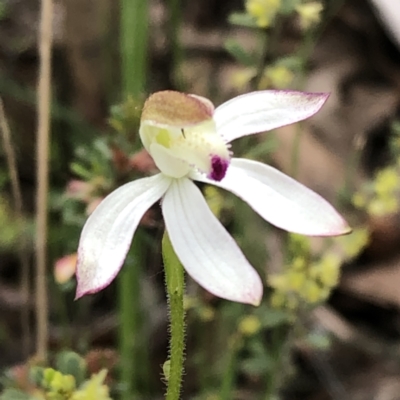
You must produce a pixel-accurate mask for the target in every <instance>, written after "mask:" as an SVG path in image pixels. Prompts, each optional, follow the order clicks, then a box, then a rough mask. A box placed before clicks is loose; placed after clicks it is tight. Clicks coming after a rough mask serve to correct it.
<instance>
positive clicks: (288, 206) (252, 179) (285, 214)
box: [192, 158, 350, 236]
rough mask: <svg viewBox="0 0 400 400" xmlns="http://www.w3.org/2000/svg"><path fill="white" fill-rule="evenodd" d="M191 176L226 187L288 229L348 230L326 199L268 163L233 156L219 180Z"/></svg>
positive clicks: (332, 232) (315, 233) (321, 232)
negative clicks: (224, 173) (222, 177)
mask: <svg viewBox="0 0 400 400" xmlns="http://www.w3.org/2000/svg"><path fill="white" fill-rule="evenodd" d="M192 178H193V179H196V180H198V181H201V182H206V183H209V184H212V185H215V186H219V187H221V188H223V189H226V190H229V191H230V192H232V193H234V194H236V195H237V196H238V197H240V198H241V199H243V200H244V201H245V202H246V203H248V204H249V205H250V207H252V208H253V209H254V211H256V212H257V213H258V214H259V215H260V216H261V217H262V218H264V219H265V220H267V221H268V222H270V223H271V224H273V225H275V226H277V227H279V228H282V229H285V230H287V231H289V232H295V233H301V234H303V235H310V236H335V235H341V234H344V233H348V232H350V228H349V226H348V225H347V223H346V222H345V221H344V219H343V218H342V217H341V216H340V215H339V214H338V212H337V211H336V210H335V209H334V208H333V207H332V206H331V205H330V204H329V203H328V202H327V201H326V200H324V199H323V198H322V197H320V196H319V195H318V194H316V193H315V192H313V191H312V190H310V189H308V188H306V187H305V186H303V185H302V184H300V183H299V182H296V181H295V180H294V179H292V178H290V177H289V176H287V175H285V174H283V173H282V172H280V171H278V170H276V169H275V168H272V167H270V166H268V165H265V164H262V163H259V162H256V161H251V160H245V159H238V158H234V159H232V160H231V165H230V166H229V168H228V171H227V174H226V175H225V178H224V179H223V180H222V181H220V182H215V181H212V180H209V179H207V178H205V177H204V176H201V175H200V174H197V175H195V174H192Z"/></svg>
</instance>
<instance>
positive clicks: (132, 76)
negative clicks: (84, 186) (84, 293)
mask: <svg viewBox="0 0 400 400" xmlns="http://www.w3.org/2000/svg"><path fill="white" fill-rule="evenodd" d="M147 39H148V0H120V49H121V81H122V93H123V96H124V97H125V98H126V97H128V96H132V97H133V98H134V99H140V98H141V97H142V96H143V94H144V91H145V88H146V76H147ZM135 147H136V148H137V149H138V148H139V147H140V139H139V136H138V138H137V140H136V143H135ZM146 248H147V246H144V238H143V233H142V232H141V231H140V229H139V230H138V232H136V234H135V238H134V240H133V245H132V249H131V252H130V254H131V255H132V258H133V260H134V263H130V265H129V263H128V265H126V266H125V268H124V269H123V271H122V272H121V274H120V275H119V295H120V296H119V317H120V331H119V333H120V337H119V346H120V349H119V350H120V354H121V375H120V379H121V382H122V383H123V392H122V396H121V399H122V400H130V399H132V398H136V397H137V395H138V392H139V388H138V386H139V384H140V386H141V388H142V389H143V390H142V391H146V388H145V387H144V386H146V385H147V386H148V383H147V378H148V364H147V362H146V357H147V354H146V350H147V348H148V346H147V345H146V343H143V326H144V324H143V322H144V321H143V315H142V310H141V307H140V304H141V301H140V284H139V283H140V278H141V275H142V268H141V267H142V265H143V264H144V261H145V260H144V258H145V254H146ZM139 341H140V346H139V345H138V344H139ZM139 366H140V367H139Z"/></svg>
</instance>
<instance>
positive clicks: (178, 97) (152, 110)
mask: <svg viewBox="0 0 400 400" xmlns="http://www.w3.org/2000/svg"><path fill="white" fill-rule="evenodd" d="M213 111H214V109H213V106H212V104H211V102H208V101H207V100H206V99H203V98H201V97H198V96H192V95H189V94H185V93H180V92H174V91H172V90H165V91H162V92H157V93H154V94H152V95H151V96H150V97H149V98H148V99H147V101H146V103H145V104H144V107H143V112H142V118H141V120H142V121H151V122H153V123H155V124H160V125H167V126H170V127H189V126H193V125H196V124H199V123H201V122H204V121H206V120H209V119H210V118H212V115H213Z"/></svg>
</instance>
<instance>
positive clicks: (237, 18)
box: [228, 13, 258, 28]
mask: <svg viewBox="0 0 400 400" xmlns="http://www.w3.org/2000/svg"><path fill="white" fill-rule="evenodd" d="M228 21H229V22H230V23H231V24H233V25H239V26H245V27H247V28H258V26H257V23H256V20H255V19H254V18H253V17H252V16H251V15H249V14H245V13H233V14H231V15H230V16H229V18H228Z"/></svg>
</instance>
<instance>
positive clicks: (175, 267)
mask: <svg viewBox="0 0 400 400" xmlns="http://www.w3.org/2000/svg"><path fill="white" fill-rule="evenodd" d="M162 252H163V260H164V269H165V281H166V287H167V295H168V303H169V317H170V333H171V337H170V349H169V350H170V354H169V357H170V369H169V376H168V389H167V394H166V400H178V399H179V397H180V392H181V386H182V375H183V360H184V348H185V311H184V307H183V291H184V286H185V282H184V272H183V267H182V264H181V263H180V261H179V259H178V257H177V255H176V254H175V251H174V249H173V247H172V244H171V242H170V240H169V237H168V234H167V232H165V233H164V237H163V240H162Z"/></svg>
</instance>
